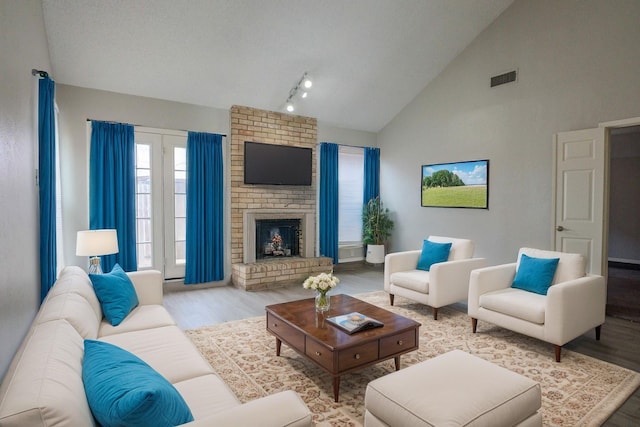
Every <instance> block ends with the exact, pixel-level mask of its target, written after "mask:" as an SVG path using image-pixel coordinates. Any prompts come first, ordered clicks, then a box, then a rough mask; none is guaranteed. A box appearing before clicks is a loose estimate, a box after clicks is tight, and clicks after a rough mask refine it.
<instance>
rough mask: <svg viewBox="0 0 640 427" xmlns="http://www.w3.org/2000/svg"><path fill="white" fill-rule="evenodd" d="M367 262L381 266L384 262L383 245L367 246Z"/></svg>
mask: <svg viewBox="0 0 640 427" xmlns="http://www.w3.org/2000/svg"><path fill="white" fill-rule="evenodd" d="M367 262H368V263H370V264H382V263H383V262H384V245H367Z"/></svg>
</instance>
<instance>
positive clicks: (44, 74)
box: [31, 68, 49, 79]
mask: <svg viewBox="0 0 640 427" xmlns="http://www.w3.org/2000/svg"><path fill="white" fill-rule="evenodd" d="M36 74H37V75H39V76H40V77H42V78H44V79H48V78H49V73H47V72H46V71H42V70H36V69H35V68H32V69H31V75H32V76H35V75H36Z"/></svg>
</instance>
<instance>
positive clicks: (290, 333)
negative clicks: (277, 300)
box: [267, 313, 304, 352]
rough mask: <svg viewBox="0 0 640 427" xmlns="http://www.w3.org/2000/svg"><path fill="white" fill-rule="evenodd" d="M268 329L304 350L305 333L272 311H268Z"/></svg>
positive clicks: (301, 350)
mask: <svg viewBox="0 0 640 427" xmlns="http://www.w3.org/2000/svg"><path fill="white" fill-rule="evenodd" d="M267 329H268V330H270V331H271V332H273V334H274V335H275V336H277V337H278V338H280V339H281V340H282V341H284V342H286V343H287V344H288V345H289V346H291V347H293V348H295V349H296V350H298V351H300V352H304V334H303V333H302V332H300V331H299V330H297V329H295V328H294V327H293V326H291V325H288V324H286V323H285V322H283V321H282V320H280V319H278V318H277V317H275V316H273V315H271V313H267Z"/></svg>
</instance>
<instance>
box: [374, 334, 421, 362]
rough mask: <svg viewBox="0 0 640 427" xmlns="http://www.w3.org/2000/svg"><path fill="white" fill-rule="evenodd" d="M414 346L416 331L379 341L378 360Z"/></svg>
mask: <svg viewBox="0 0 640 427" xmlns="http://www.w3.org/2000/svg"><path fill="white" fill-rule="evenodd" d="M415 346H416V331H415V330H413V331H407V332H403V333H401V334H397V335H393V336H390V337H387V338H382V339H381V340H380V358H383V357H387V356H391V355H392V354H396V353H401V352H403V351H405V350H407V349H410V348H413V347H415Z"/></svg>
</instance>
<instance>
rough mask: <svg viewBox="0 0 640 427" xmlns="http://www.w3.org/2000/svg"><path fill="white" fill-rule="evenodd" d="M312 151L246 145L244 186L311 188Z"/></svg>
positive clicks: (267, 145)
mask: <svg viewBox="0 0 640 427" xmlns="http://www.w3.org/2000/svg"><path fill="white" fill-rule="evenodd" d="M312 155H313V150H312V149H311V148H304V147H292V146H290V145H276V144H264V143H260V142H250V141H245V143H244V183H245V184H257V185H311V167H312V160H311V159H312Z"/></svg>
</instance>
